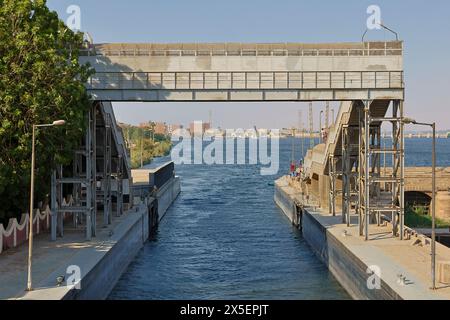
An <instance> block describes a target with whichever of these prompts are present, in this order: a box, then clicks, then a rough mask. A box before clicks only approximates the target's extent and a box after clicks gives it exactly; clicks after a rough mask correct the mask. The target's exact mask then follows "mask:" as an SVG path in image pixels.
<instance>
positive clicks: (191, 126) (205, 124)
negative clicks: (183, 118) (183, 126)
mask: <svg viewBox="0 0 450 320" xmlns="http://www.w3.org/2000/svg"><path fill="white" fill-rule="evenodd" d="M194 125H195V123H194V122H191V123H190V124H189V132H190V133H191V135H193V134H194ZM209 129H211V124H210V123H209V122H202V132H201V133H202V134H203V133H205V131H207V130H209Z"/></svg>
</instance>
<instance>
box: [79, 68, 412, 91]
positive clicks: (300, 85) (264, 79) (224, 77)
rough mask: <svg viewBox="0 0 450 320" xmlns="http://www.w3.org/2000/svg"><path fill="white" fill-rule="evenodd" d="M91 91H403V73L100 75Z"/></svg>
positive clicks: (93, 79)
mask: <svg viewBox="0 0 450 320" xmlns="http://www.w3.org/2000/svg"><path fill="white" fill-rule="evenodd" d="M87 87H88V89H90V90H266V89H267V90H270V89H272V90H274V89H305V90H306V89H307V90H315V89H332V90H334V89H402V88H403V87H404V83H403V71H342V72H340V71H330V72H326V71H317V72H300V71H293V72H287V71H282V72H97V73H96V74H94V75H93V76H91V77H90V78H89V80H88V84H87Z"/></svg>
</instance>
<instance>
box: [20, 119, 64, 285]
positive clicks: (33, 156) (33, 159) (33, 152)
mask: <svg viewBox="0 0 450 320" xmlns="http://www.w3.org/2000/svg"><path fill="white" fill-rule="evenodd" d="M65 123H66V122H65V121H64V120H56V121H53V123H51V124H34V125H33V134H32V145H31V182H30V215H29V217H30V220H29V230H28V279H27V291H31V290H33V287H32V277H31V267H32V256H33V208H34V167H35V163H36V147H35V144H36V130H37V129H38V128H45V127H54V126H62V125H64V124H65Z"/></svg>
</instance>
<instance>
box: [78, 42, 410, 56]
mask: <svg viewBox="0 0 450 320" xmlns="http://www.w3.org/2000/svg"><path fill="white" fill-rule="evenodd" d="M80 54H81V55H83V56H156V57H158V56H166V57H167V56H169V57H170V56H299V57H306V56H315V57H317V56H332V57H345V56H347V57H350V56H402V55H403V48H388V47H387V46H386V45H385V47H384V48H370V47H368V48H340V49H334V48H330V49H237V50H229V49H210V50H206V49H199V50H181V49H177V50H173V49H160V50H159V49H150V50H148V49H117V50H110V49H106V50H104V49H100V48H99V49H95V48H91V49H82V50H80Z"/></svg>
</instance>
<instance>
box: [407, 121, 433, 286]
mask: <svg viewBox="0 0 450 320" xmlns="http://www.w3.org/2000/svg"><path fill="white" fill-rule="evenodd" d="M403 122H404V123H405V124H415V125H419V126H429V127H431V129H432V130H433V145H432V160H431V161H432V164H431V165H432V169H431V180H432V182H431V188H432V191H431V193H432V196H431V198H432V200H431V201H432V202H431V283H432V286H431V288H432V289H433V290H435V289H436V122H433V123H423V122H417V121H416V120H414V119H409V118H404V120H403Z"/></svg>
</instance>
